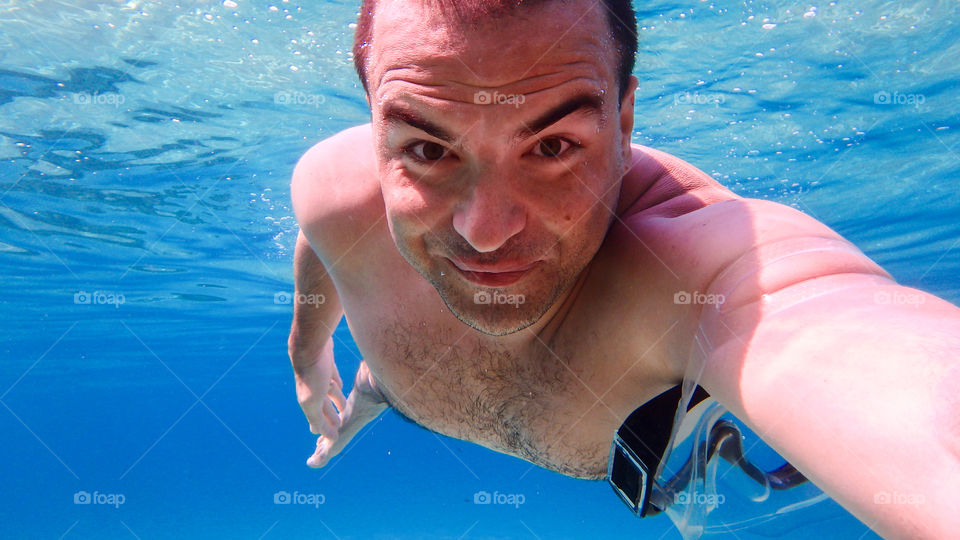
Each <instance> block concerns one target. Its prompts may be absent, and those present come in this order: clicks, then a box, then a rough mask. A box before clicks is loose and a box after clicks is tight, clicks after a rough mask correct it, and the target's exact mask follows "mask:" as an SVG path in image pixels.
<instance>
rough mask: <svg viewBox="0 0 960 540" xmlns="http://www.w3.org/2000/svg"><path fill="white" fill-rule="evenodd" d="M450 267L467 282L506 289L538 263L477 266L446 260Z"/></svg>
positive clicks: (500, 263) (499, 263)
mask: <svg viewBox="0 0 960 540" xmlns="http://www.w3.org/2000/svg"><path fill="white" fill-rule="evenodd" d="M447 261H448V262H449V263H450V265H451V266H453V267H454V268H456V269H457V272H459V273H460V275H461V276H463V277H464V279H466V280H467V281H469V282H471V283H474V284H476V285H482V286H484V287H507V286H509V285H513V284H514V283H516V282H518V281H520V280H521V279H522V278H523V277H524V276H525V275H527V274H528V273H529V272H530V271H531V270H533V268H534V267H535V266H537V264H538V263H539V261H533V262H532V263H520V262H497V263H494V264H477V263H470V262H467V261H461V260H457V261H454V260H451V259H447Z"/></svg>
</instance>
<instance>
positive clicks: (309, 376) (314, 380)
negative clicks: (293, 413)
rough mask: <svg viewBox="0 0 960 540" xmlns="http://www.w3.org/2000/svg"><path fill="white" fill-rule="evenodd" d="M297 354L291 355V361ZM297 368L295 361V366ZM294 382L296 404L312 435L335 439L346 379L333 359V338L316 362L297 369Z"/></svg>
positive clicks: (344, 406) (343, 405)
mask: <svg viewBox="0 0 960 540" xmlns="http://www.w3.org/2000/svg"><path fill="white" fill-rule="evenodd" d="M295 354H296V353H295V352H292V353H291V358H293V356H294V355H295ZM308 361H309V359H308ZM297 365H298V363H297V362H296V361H294V366H297ZM294 379H295V380H296V387H297V401H298V402H299V403H300V408H301V409H303V414H304V415H306V417H307V421H308V422H310V432H311V433H313V434H315V435H316V434H321V435H323V436H325V437H328V438H331V439H336V438H337V436H338V434H339V430H340V413H339V412H338V411H337V409H339V410H340V411H343V410H344V409H345V408H346V406H347V399H346V397H344V395H343V380H342V379H341V378H340V372H339V371H337V364H336V362H334V359H333V338H332V337H331V338H330V339H328V340H327V343H326V345H324V347H323V349H322V350H321V351H320V354H319V355H318V358H317V359H316V360H315V361H313V362H312V363H309V364H306V367H304V368H302V369H296V367H295V369H294ZM334 405H336V408H334Z"/></svg>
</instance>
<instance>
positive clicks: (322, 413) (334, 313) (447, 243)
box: [289, 0, 960, 538]
mask: <svg viewBox="0 0 960 540" xmlns="http://www.w3.org/2000/svg"><path fill="white" fill-rule="evenodd" d="M517 4H518V3H517V2H498V1H479V0H473V1H452V0H444V1H441V0H381V1H379V2H374V1H367V2H365V4H364V6H363V8H362V9H361V15H360V19H359V21H358V28H357V34H358V35H357V46H356V47H355V55H356V58H355V60H356V64H357V68H358V72H359V74H360V77H361V81H363V83H364V87H365V89H366V92H367V97H368V100H369V103H370V107H371V112H372V123H371V124H368V125H364V126H360V127H356V128H353V129H349V130H346V131H344V132H342V133H340V134H338V135H336V136H334V137H331V138H330V139H327V140H325V141H323V142H321V143H319V144H317V145H316V146H314V147H313V148H312V149H310V150H309V151H308V152H307V153H306V154H305V155H304V156H303V158H302V159H301V161H300V162H299V164H298V165H297V167H296V170H295V172H294V176H293V182H292V187H291V190H292V198H293V204H294V209H295V212H296V215H297V219H298V221H299V223H300V225H301V235H300V237H299V239H298V241H297V247H296V253H295V262H294V265H295V267H294V271H295V281H296V287H297V292H298V293H299V294H315V295H320V294H322V295H324V298H325V299H326V301H325V303H323V304H322V305H321V306H319V307H315V306H314V305H307V304H301V303H298V304H297V305H296V306H295V308H294V321H293V326H292V329H291V333H290V342H289V350H290V356H291V359H292V362H293V367H294V372H295V376H296V387H297V397H298V400H299V402H300V404H301V406H302V407H303V410H304V412H305V414H306V416H307V418H308V420H309V422H310V427H311V430H312V431H313V432H314V433H318V434H320V435H321V437H320V438H319V439H318V442H317V449H316V452H315V454H314V455H313V456H312V457H311V458H310V460H309V461H308V463H309V464H310V465H311V466H314V467H321V466H323V465H324V464H326V463H327V462H328V460H329V459H330V458H331V457H332V456H333V455H335V454H336V453H337V452H339V451H340V450H341V449H342V448H343V447H344V445H346V443H347V442H348V441H349V440H350V438H351V437H352V436H353V435H354V434H355V433H356V432H357V431H358V430H359V429H360V428H361V427H362V426H363V425H364V424H365V423H367V422H369V421H370V420H372V419H373V418H375V417H376V416H377V415H378V414H379V413H380V412H382V411H383V410H384V409H385V408H386V407H387V406H388V404H389V405H390V406H393V407H394V408H396V409H397V410H398V411H400V412H402V413H403V414H405V415H406V416H408V417H409V418H411V419H413V420H414V421H415V422H417V423H419V424H420V425H422V426H424V427H426V428H428V429H431V430H434V431H437V432H440V433H444V434H446V435H449V436H452V437H457V438H460V439H464V440H469V441H473V442H475V443H478V444H481V445H484V446H486V447H488V448H490V449H493V450H496V451H499V452H504V453H507V454H511V455H514V456H517V457H520V458H522V459H525V460H528V461H530V462H532V463H535V464H538V465H540V466H543V467H546V468H548V469H551V470H554V471H558V472H560V473H563V474H566V475H570V476H573V477H578V478H592V479H596V478H601V477H603V476H604V475H605V474H606V471H607V465H608V463H607V461H608V456H609V454H610V448H611V438H612V435H613V433H614V432H615V431H616V430H617V428H618V427H619V426H620V425H621V423H623V421H624V419H626V418H627V417H628V416H629V415H630V413H631V412H632V411H634V410H635V409H636V408H638V407H640V406H641V405H643V404H644V403H646V402H648V401H650V400H651V399H653V398H655V397H656V396H658V395H660V394H661V393H663V392H664V391H666V390H668V389H670V388H672V387H674V386H675V385H677V384H678V383H680V382H681V381H682V380H683V378H684V374H685V373H687V371H688V368H690V367H696V366H698V365H699V363H702V364H703V372H702V377H701V379H700V385H701V386H702V387H704V388H705V389H706V391H707V392H709V393H710V394H711V396H712V397H714V398H715V399H717V400H718V401H719V402H720V403H721V404H723V405H724V406H725V407H726V408H728V409H729V410H730V411H731V412H733V413H734V414H735V415H736V416H737V417H739V418H740V419H741V420H742V421H743V422H744V423H746V424H747V425H749V426H750V427H751V428H752V429H753V430H755V431H756V432H757V433H759V434H760V435H761V436H762V437H763V438H764V440H765V441H766V442H768V443H769V444H770V445H771V446H772V447H773V448H774V449H776V450H777V451H778V452H780V453H781V454H782V455H783V456H784V457H785V458H786V459H788V460H789V461H790V462H791V463H792V464H793V465H794V466H796V468H797V469H799V470H800V471H801V472H802V473H803V474H804V475H805V476H807V477H808V478H810V479H811V480H812V481H813V482H815V483H816V484H817V485H818V486H819V487H820V488H822V489H823V490H824V491H826V492H827V493H828V494H829V495H830V496H832V497H833V498H834V499H836V500H837V501H838V502H839V503H841V504H842V505H843V506H845V507H846V508H847V509H848V510H850V511H851V512H852V513H853V514H854V515H856V516H857V517H858V518H860V519H861V520H863V521H864V522H865V523H867V524H868V525H869V526H871V527H872V528H874V529H875V530H876V531H877V532H879V533H880V534H883V535H888V536H904V537H907V536H909V537H930V538H937V537H940V538H943V537H947V536H950V535H953V534H955V531H956V530H957V529H958V528H960V518H958V514H957V513H956V512H955V508H956V506H957V502H958V495H957V491H956V487H955V486H956V482H951V481H947V480H960V421H958V420H957V418H958V417H960V403H958V400H960V398H958V397H957V396H960V368H958V362H957V358H958V356H960V310H958V309H957V308H956V307H955V306H953V305H951V304H949V303H947V302H944V301H942V300H940V299H938V298H936V297H933V296H931V295H928V294H925V293H923V292H921V291H917V290H914V289H907V288H904V287H901V286H899V285H897V284H896V283H895V282H894V281H893V280H892V278H891V277H890V276H889V275H888V274H887V273H886V272H885V271H884V270H883V269H881V268H880V267H879V266H878V265H876V264H875V263H874V262H872V261H871V260H870V259H868V258H867V257H866V256H864V255H863V254H862V253H861V252H860V251H859V250H857V249H856V247H854V246H853V245H852V244H850V243H848V242H846V241H845V240H843V239H842V238H841V237H840V236H839V235H837V234H836V233H835V232H833V231H832V230H830V229H829V228H828V227H826V226H825V225H823V224H820V223H818V222H817V221H815V220H813V219H811V218H809V217H807V216H806V215H804V214H802V213H800V212H798V211H795V210H793V209H790V208H788V207H785V206H782V205H779V204H776V203H772V202H767V201H760V200H751V199H744V198H741V197H738V196H737V195H735V194H734V193H731V192H730V191H728V190H727V189H725V188H724V187H722V186H720V185H719V184H717V183H716V182H714V181H713V180H712V179H710V178H709V177H708V176H707V175H705V174H703V173H702V172H700V171H698V170H697V169H696V168H694V167H692V166H691V165H689V164H686V163H684V162H683V161H681V160H680V159H678V158H676V157H673V156H670V155H667V154H664V153H662V152H658V151H656V150H653V149H650V148H645V147H642V146H638V145H633V144H631V141H630V135H631V131H632V129H633V121H634V116H635V111H634V103H633V93H634V90H635V88H636V86H637V80H636V78H634V77H632V76H630V72H631V70H632V65H633V55H634V52H635V50H636V41H635V40H636V37H635V23H634V18H633V12H632V10H631V9H630V5H629V2H618V1H613V0H609V1H606V2H598V1H596V0H569V1H564V2H559V1H556V2H544V1H527V2H520V3H519V5H517ZM904 294H910V295H915V297H916V298H917V299H919V301H914V302H911V303H903V302H899V303H898V302H886V303H884V302H883V298H891V297H896V295H904ZM698 299H699V300H698ZM703 299H713V300H714V301H713V302H712V303H709V304H708V303H706V302H705V301H702V300H703ZM344 314H345V315H346V318H347V322H348V323H349V326H350V330H351V333H352V335H353V337H354V339H355V340H356V343H357V345H358V347H359V350H360V351H361V353H362V354H363V355H364V357H365V361H364V362H363V363H362V364H361V366H360V369H359V370H358V372H357V374H356V378H355V383H354V387H353V390H352V391H351V394H350V397H349V398H346V397H345V396H344V395H343V393H342V390H341V388H342V382H341V380H340V377H339V375H338V373H337V370H336V366H335V364H334V361H333V347H332V341H331V333H332V330H333V328H334V327H335V326H336V324H337V323H338V321H339V319H340V317H341V316H342V315H344ZM882 492H886V493H892V492H897V493H907V494H919V495H921V496H922V497H923V500H924V504H921V505H915V506H906V505H901V506H890V505H885V506H881V505H877V504H875V498H876V495H877V494H878V493H882Z"/></svg>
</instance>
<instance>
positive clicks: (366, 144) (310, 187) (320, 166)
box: [290, 124, 383, 251]
mask: <svg viewBox="0 0 960 540" xmlns="http://www.w3.org/2000/svg"><path fill="white" fill-rule="evenodd" d="M290 197H291V200H292V202H293V210H294V213H295V214H296V216H297V222H298V223H299V224H300V227H301V229H302V230H303V231H304V234H305V235H306V236H307V239H308V240H309V241H310V244H311V245H312V246H313V247H314V249H315V250H323V251H325V250H335V251H340V250H339V247H341V246H339V244H342V243H345V242H349V241H350V239H351V238H354V239H355V238H356V236H357V234H354V233H355V232H356V231H358V230H359V231H360V232H363V231H365V230H368V229H369V228H370V227H371V226H372V225H373V224H374V223H375V222H376V221H377V220H379V219H380V218H381V217H382V216H383V199H382V197H381V195H380V184H379V182H378V181H377V174H376V161H375V159H374V149H373V135H372V132H371V129H370V124H364V125H362V126H357V127H353V128H350V129H346V130H344V131H341V132H340V133H337V134H336V135H334V136H332V137H329V138H327V139H324V140H323V141H320V142H319V143H317V144H315V145H314V146H313V147H311V148H310V149H309V150H307V152H306V153H304V155H303V156H302V157H301V158H300V160H299V161H298V162H297V165H296V167H295V168H294V171H293V178H292V180H291V184H290Z"/></svg>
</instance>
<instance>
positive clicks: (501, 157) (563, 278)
mask: <svg viewBox="0 0 960 540" xmlns="http://www.w3.org/2000/svg"><path fill="white" fill-rule="evenodd" d="M616 59H617V56H616V53H615V50H614V47H613V43H612V41H611V40H610V38H609V30H608V26H607V23H606V13H605V12H604V7H603V6H602V4H601V3H599V2H595V1H591V0H583V1H580V2H545V3H543V4H542V5H539V6H536V7H528V8H521V9H519V10H517V11H516V12H514V14H512V15H508V16H506V17H500V18H497V19H496V20H495V21H487V22H484V23H482V24H478V25H470V26H469V27H464V26H463V25H457V24H455V23H452V22H450V21H449V20H445V19H444V18H442V16H441V15H440V14H438V13H436V12H432V11H430V9H429V7H427V6H424V5H420V3H419V2H411V1H401V0H384V1H383V2H382V3H381V4H380V6H379V7H378V8H377V12H376V22H375V26H374V34H373V51H372V52H371V56H370V62H369V64H368V69H367V77H368V81H369V88H370V105H371V108H372V116H373V126H374V133H375V139H376V145H377V154H378V156H377V161H378V167H379V174H380V181H381V189H382V192H383V199H384V204H385V206H386V212H387V219H388V223H389V227H390V231H391V234H392V235H393V239H394V241H395V243H396V245H397V249H398V250H399V251H400V253H401V254H402V255H403V257H404V258H405V259H406V260H407V261H408V262H409V263H410V265H411V266H413V267H414V268H415V269H416V270H417V271H418V272H420V274H421V275H423V276H424V277H425V278H426V279H427V280H428V281H429V282H430V283H431V284H432V285H433V286H434V287H435V288H436V289H437V292H439V293H440V296H441V297H442V298H443V300H444V302H445V303H446V304H447V306H448V307H449V308H450V310H451V311H452V312H453V313H454V315H456V316H457V317H458V318H459V319H460V320H461V321H463V322H464V323H466V324H468V325H470V326H471V327H473V328H475V329H477V330H480V331H482V332H485V333H487V334H492V335H504V334H508V333H511V332H516V331H518V330H520V329H523V328H526V327H527V326H530V325H531V324H533V323H535V322H536V321H537V320H538V319H540V317H542V316H543V314H544V313H546V312H547V310H549V308H550V307H551V306H552V305H553V304H554V303H555V302H556V301H557V300H558V299H559V298H561V297H562V296H563V295H564V294H565V293H566V292H567V291H568V290H569V289H570V287H571V286H572V285H573V283H574V282H576V280H577V278H578V276H579V275H580V274H581V272H582V271H583V270H584V268H585V267H586V265H587V264H588V263H589V262H590V260H591V259H592V258H593V255H594V254H595V253H596V251H597V249H598V248H599V247H600V244H601V243H602V241H603V238H604V236H605V234H606V231H607V228H608V226H609V224H610V221H611V219H612V217H613V211H614V209H615V208H616V204H617V198H618V195H619V188H620V179H621V177H622V176H623V174H624V172H625V171H626V167H625V164H626V163H628V162H629V160H628V158H629V152H630V146H629V144H630V131H631V129H632V126H633V124H632V116H633V106H632V103H633V101H632V100H633V96H632V94H633V92H632V90H633V87H632V86H631V89H630V91H629V92H627V95H626V96H625V99H624V104H623V106H622V107H618V105H619V104H618V103H617V101H618V100H617V97H618V91H617V90H618V89H617V79H616V70H615V65H616Z"/></svg>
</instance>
